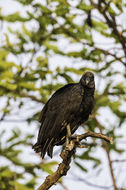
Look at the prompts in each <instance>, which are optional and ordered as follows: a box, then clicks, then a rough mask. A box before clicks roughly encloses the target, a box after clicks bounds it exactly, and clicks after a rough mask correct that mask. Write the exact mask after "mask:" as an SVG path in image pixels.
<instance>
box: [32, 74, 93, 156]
mask: <svg viewBox="0 0 126 190" xmlns="http://www.w3.org/2000/svg"><path fill="white" fill-rule="evenodd" d="M94 90H95V82H94V75H93V73H91V72H86V73H85V74H84V75H83V76H82V77H81V79H80V81H79V83H73V84H67V85H65V86H64V87H62V88H60V89H58V90H57V91H56V92H55V93H54V94H53V95H52V97H51V98H50V99H49V100H48V102H47V103H46V104H45V106H44V108H43V109H42V112H41V114H40V120H39V121H40V122H41V126H40V129H39V134H38V139H37V143H36V144H35V145H33V149H34V150H35V151H36V152H41V156H42V158H44V156H45V154H46V152H47V154H48V155H49V156H50V157H51V158H52V154H53V148H54V146H55V145H62V144H63V143H64V142H65V140H66V136H67V129H66V126H67V125H68V124H69V125H70V129H71V134H73V133H74V132H75V131H76V129H77V128H78V127H79V126H80V125H81V124H82V123H84V122H85V121H86V120H88V117H89V115H90V114H91V112H92V109H93V105H94Z"/></svg>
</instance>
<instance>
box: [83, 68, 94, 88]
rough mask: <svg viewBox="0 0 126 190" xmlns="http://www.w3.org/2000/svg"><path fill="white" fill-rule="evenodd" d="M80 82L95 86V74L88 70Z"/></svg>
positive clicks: (91, 86)
mask: <svg viewBox="0 0 126 190" xmlns="http://www.w3.org/2000/svg"><path fill="white" fill-rule="evenodd" d="M80 83H81V84H82V85H83V86H85V87H87V88H95V82H94V74H93V73H92V72H89V71H88V72H86V73H85V74H84V75H83V76H82V77H81V79H80Z"/></svg>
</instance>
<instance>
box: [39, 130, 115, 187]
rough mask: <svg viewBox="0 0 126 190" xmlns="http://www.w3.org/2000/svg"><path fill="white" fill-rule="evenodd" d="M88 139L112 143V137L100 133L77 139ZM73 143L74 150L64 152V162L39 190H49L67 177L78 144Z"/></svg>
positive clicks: (83, 135) (88, 134) (78, 136)
mask: <svg viewBox="0 0 126 190" xmlns="http://www.w3.org/2000/svg"><path fill="white" fill-rule="evenodd" d="M87 137H94V138H100V139H103V140H105V141H106V142H109V143H112V137H107V136H105V135H103V134H100V133H93V132H87V133H85V134H82V135H76V139H77V141H78V142H80V141H82V140H83V139H86V138H87ZM71 142H72V143H73V149H72V150H68V147H65V149H63V150H62V152H61V154H60V157H61V158H62V159H63V161H62V162H61V163H60V164H59V166H58V169H57V170H56V172H54V173H53V174H52V175H49V176H47V177H46V179H45V181H44V183H43V184H42V185H40V187H39V188H38V189H37V190H48V189H49V188H50V187H51V186H53V185H54V184H56V183H57V181H58V180H59V179H60V178H61V177H62V176H65V175H67V172H68V170H69V169H70V163H71V158H72V156H74V154H75V149H76V143H75V142H74V140H72V141H71Z"/></svg>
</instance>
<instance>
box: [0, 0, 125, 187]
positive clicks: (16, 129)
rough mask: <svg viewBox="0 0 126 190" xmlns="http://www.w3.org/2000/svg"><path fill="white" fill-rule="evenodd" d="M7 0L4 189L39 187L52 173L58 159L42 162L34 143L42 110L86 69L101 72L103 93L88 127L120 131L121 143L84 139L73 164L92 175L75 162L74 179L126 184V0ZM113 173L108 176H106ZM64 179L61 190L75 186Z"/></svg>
mask: <svg viewBox="0 0 126 190" xmlns="http://www.w3.org/2000/svg"><path fill="white" fill-rule="evenodd" d="M4 3H5V4H6V3H8V1H6V0H4V1H1V3H0V7H1V8H0V29H1V32H0V102H1V104H0V109H1V112H0V124H1V126H0V159H1V163H3V164H0V165H1V166H0V189H2V190H4V189H10V190H13V189H18V190H22V189H23V190H31V189H34V188H35V187H36V186H38V179H39V181H41V180H44V177H43V176H44V175H45V172H46V173H49V174H51V173H52V172H53V171H54V169H55V167H56V166H57V164H58V160H57V159H56V158H54V159H53V160H49V159H48V158H46V159H45V160H43V161H42V160H41V159H40V158H39V156H37V155H35V153H34V152H33V151H32V150H31V147H32V144H33V143H34V142H35V134H36V135H37V131H38V127H39V123H38V122H37V121H38V117H39V113H40V111H41V108H42V106H43V105H44V104H45V103H46V101H47V100H48V99H49V97H50V95H52V93H53V92H54V91H56V90H57V89H58V88H60V87H62V86H63V85H64V84H67V83H71V82H75V81H78V80H79V78H80V76H81V75H82V74H83V73H84V72H85V71H92V72H93V73H94V75H95V78H96V92H95V108H94V111H93V114H92V117H91V118H90V119H89V120H88V121H87V122H86V124H85V125H84V126H82V131H85V132H87V131H92V132H101V133H104V134H107V135H108V136H113V138H114V143H113V144H112V145H109V144H106V143H105V142H103V141H101V140H99V139H90V140H88V141H86V142H84V144H86V145H89V146H90V147H89V148H87V149H82V150H78V151H77V152H76V156H75V159H74V160H73V167H74V168H78V169H79V170H80V173H81V174H83V176H84V178H81V177H80V176H78V175H77V174H75V173H74V171H72V167H71V173H72V174H71V176H72V179H74V180H78V182H79V181H82V182H83V183H84V185H89V186H92V185H93V187H94V188H95V187H96V188H103V189H106V188H107V189H111V187H113V188H114V190H117V189H121V188H122V189H125V188H126V183H125V178H126V174H125V173H124V172H123V171H124V170H125V169H123V168H125V167H126V164H125V162H126V160H125V159H124V158H125V155H126V150H125V144H126V141H125V125H126V120H125V119H126V109H125V106H126V103H125V101H126V24H125V14H126V4H125V1H123V0H120V1H119V0H113V1H109V0H99V1H94V0H80V1H77V0H47V1H45V0H43V1H37V0H27V1H25V0H15V1H12V0H11V1H10V2H9V4H10V9H8V11H7V10H5V6H4ZM11 7H13V8H12V11H11ZM9 10H10V11H9ZM59 152H60V150H58V151H56V153H55V154H56V155H58V154H59ZM106 155H107V156H106ZM32 157H33V159H32ZM34 158H35V160H36V161H34ZM92 171H93V175H94V177H93V178H94V179H96V181H97V183H95V182H96V181H93V179H92V178H91V179H90V177H89V178H88V180H86V179H87V178H86V176H87V177H88V176H90V175H91V173H92ZM120 171H122V172H120ZM105 172H107V173H108V175H106V177H104V178H105V179H104V180H103V179H102V180H101V182H103V183H101V182H100V179H101V176H102V175H104V174H105ZM109 173H110V176H111V177H109ZM39 174H40V175H41V176H39ZM118 174H119V177H117V175H118ZM28 176H29V177H28ZM81 176H82V175H81ZM66 178H67V177H66ZM106 180H108V181H109V182H108V185H106V184H105V181H106ZM71 183H72V182H71ZM59 184H60V185H61V189H63V188H64V189H65V188H67V187H64V178H63V179H61V180H60V181H59ZM73 188H74V186H73ZM91 188H92V187H91ZM68 189H69V187H68Z"/></svg>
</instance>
